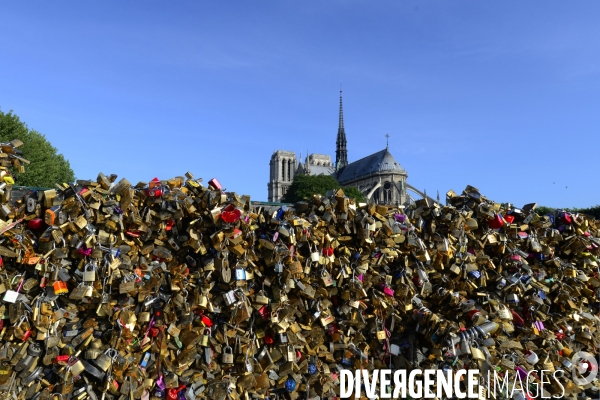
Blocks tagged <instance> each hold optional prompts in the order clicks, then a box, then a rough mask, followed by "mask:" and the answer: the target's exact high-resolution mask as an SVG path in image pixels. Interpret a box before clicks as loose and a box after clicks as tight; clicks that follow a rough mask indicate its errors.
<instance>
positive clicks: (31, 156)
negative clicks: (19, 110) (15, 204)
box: [0, 111, 75, 187]
mask: <svg viewBox="0 0 600 400" xmlns="http://www.w3.org/2000/svg"><path fill="white" fill-rule="evenodd" d="M13 139H20V140H21V141H22V142H23V146H21V147H19V150H21V151H22V152H23V158H25V159H27V160H29V161H30V162H31V164H29V165H25V173H23V174H19V173H17V171H11V173H13V175H14V176H15V178H16V179H15V181H16V182H15V183H16V184H17V185H21V186H36V187H53V186H54V184H55V183H63V182H73V181H74V180H75V174H74V173H73V170H72V169H71V165H70V164H69V161H67V160H66V159H65V158H64V157H63V155H62V154H58V153H57V150H56V148H55V147H53V146H52V145H51V144H50V142H48V140H46V137H45V136H44V135H42V134H41V133H39V132H36V131H34V130H33V129H32V130H29V128H28V127H27V125H26V124H25V123H23V122H21V120H20V119H19V117H18V116H17V115H15V114H13V112H12V111H9V112H8V113H4V112H2V111H0V141H1V142H9V141H11V140H13Z"/></svg>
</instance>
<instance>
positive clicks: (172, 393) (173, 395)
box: [166, 389, 178, 400]
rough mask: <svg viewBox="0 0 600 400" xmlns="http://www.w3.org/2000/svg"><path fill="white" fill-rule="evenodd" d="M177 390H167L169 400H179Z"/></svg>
mask: <svg viewBox="0 0 600 400" xmlns="http://www.w3.org/2000/svg"><path fill="white" fill-rule="evenodd" d="M177 393H178V392H177V389H167V396H166V397H167V400H177Z"/></svg>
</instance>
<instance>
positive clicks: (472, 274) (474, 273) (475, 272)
mask: <svg viewBox="0 0 600 400" xmlns="http://www.w3.org/2000/svg"><path fill="white" fill-rule="evenodd" d="M468 275H469V276H470V277H471V278H473V279H479V278H481V272H479V271H478V270H476V269H475V270H473V271H471V272H469V274H468Z"/></svg>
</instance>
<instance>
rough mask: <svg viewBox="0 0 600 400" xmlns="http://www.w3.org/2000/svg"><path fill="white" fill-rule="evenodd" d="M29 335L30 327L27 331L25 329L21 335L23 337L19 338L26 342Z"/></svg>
mask: <svg viewBox="0 0 600 400" xmlns="http://www.w3.org/2000/svg"><path fill="white" fill-rule="evenodd" d="M30 336H31V329H27V331H25V334H24V335H23V339H21V340H22V341H24V342H26V341H27V339H29V337H30Z"/></svg>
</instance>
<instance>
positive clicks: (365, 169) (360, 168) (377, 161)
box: [337, 148, 406, 184]
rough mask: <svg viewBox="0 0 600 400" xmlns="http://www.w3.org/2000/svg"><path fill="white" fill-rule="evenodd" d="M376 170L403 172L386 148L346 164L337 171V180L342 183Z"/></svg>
mask: <svg viewBox="0 0 600 400" xmlns="http://www.w3.org/2000/svg"><path fill="white" fill-rule="evenodd" d="M378 171H396V172H404V173H406V171H405V170H404V168H402V166H401V165H400V164H399V163H398V161H396V159H395V158H394V156H393V155H392V154H391V153H390V152H389V151H388V149H387V148H385V149H383V150H381V151H378V152H377V153H373V154H371V155H370V156H367V157H365V158H361V159H360V160H358V161H354V162H353V163H350V164H348V165H347V166H346V167H344V168H342V169H341V170H340V171H339V172H338V173H337V180H338V182H339V183H341V184H343V183H344V182H348V181H351V180H354V179H357V178H359V177H361V176H365V175H369V174H371V173H374V172H378Z"/></svg>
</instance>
